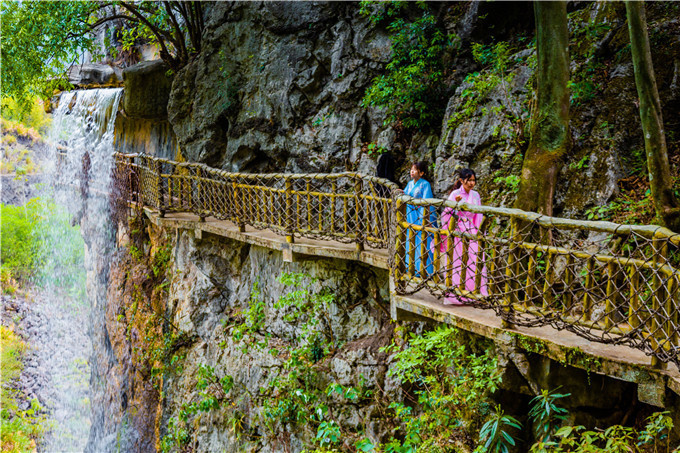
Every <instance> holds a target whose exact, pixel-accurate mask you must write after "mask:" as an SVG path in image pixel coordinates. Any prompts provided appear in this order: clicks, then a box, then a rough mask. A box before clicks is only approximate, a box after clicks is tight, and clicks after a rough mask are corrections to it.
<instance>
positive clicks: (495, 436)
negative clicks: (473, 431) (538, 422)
mask: <svg viewBox="0 0 680 453" xmlns="http://www.w3.org/2000/svg"><path fill="white" fill-rule="evenodd" d="M508 428H514V429H516V430H519V429H522V425H521V424H520V422H518V421H517V420H516V419H515V418H513V417H511V416H509V415H505V414H503V411H502V410H501V408H500V407H496V411H495V412H494V413H493V414H492V416H491V418H489V420H488V421H487V422H486V423H484V426H482V429H481V430H480V431H479V441H480V442H481V443H483V444H484V446H483V450H482V451H484V452H493V453H508V452H509V451H510V448H511V447H514V446H515V443H516V442H515V438H514V437H513V436H512V434H510V433H509V432H508V431H507V429H508ZM481 443H480V447H481ZM477 450H480V448H479V447H478V448H477Z"/></svg>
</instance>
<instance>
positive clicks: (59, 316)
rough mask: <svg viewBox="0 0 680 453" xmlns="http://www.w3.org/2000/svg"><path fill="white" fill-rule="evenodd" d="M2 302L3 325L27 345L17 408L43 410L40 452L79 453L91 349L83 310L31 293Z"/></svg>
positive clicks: (86, 412) (84, 434) (84, 428)
mask: <svg viewBox="0 0 680 453" xmlns="http://www.w3.org/2000/svg"><path fill="white" fill-rule="evenodd" d="M1 297H2V324H3V325H5V326H7V327H10V328H11V329H12V330H14V332H16V333H17V334H18V335H19V336H20V337H21V338H22V339H23V340H24V341H25V342H26V343H27V345H28V348H27V350H26V352H25V355H24V357H23V364H24V369H23V371H22V373H21V376H20V377H19V380H18V381H17V382H15V383H14V384H13V385H14V388H16V389H17V390H19V395H20V400H19V401H20V402H19V409H22V410H26V409H29V408H30V407H31V401H32V400H37V401H38V403H40V405H41V406H42V407H43V408H44V409H45V410H46V416H47V420H48V422H47V424H46V425H47V427H48V433H47V435H46V437H45V439H44V440H43V442H42V443H41V444H40V445H39V450H40V451H44V452H57V451H82V449H83V448H84V445H85V441H86V440H87V436H88V432H89V428H90V423H89V412H90V403H89V388H88V381H89V365H88V360H89V357H90V355H91V352H92V346H91V343H90V340H89V338H88V336H87V334H88V332H87V329H86V328H85V326H87V325H88V312H87V309H86V307H85V306H83V305H82V303H81V304H77V303H75V302H68V301H67V299H66V298H59V297H54V296H52V297H48V296H46V295H44V294H31V295H30V296H29V297H27V298H25V297H10V296H1Z"/></svg>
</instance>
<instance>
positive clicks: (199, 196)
mask: <svg viewBox="0 0 680 453" xmlns="http://www.w3.org/2000/svg"><path fill="white" fill-rule="evenodd" d="M194 168H195V169H196V176H195V178H196V201H195V209H196V211H197V212H198V221H199V222H205V206H204V203H203V198H204V196H205V194H204V193H203V169H202V168H199V167H194Z"/></svg>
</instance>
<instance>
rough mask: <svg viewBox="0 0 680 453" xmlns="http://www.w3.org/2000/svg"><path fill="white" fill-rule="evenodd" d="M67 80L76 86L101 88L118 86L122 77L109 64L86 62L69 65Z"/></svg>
mask: <svg viewBox="0 0 680 453" xmlns="http://www.w3.org/2000/svg"><path fill="white" fill-rule="evenodd" d="M68 81H69V82H70V83H71V84H73V85H74V86H75V87H76V88H102V87H114V86H119V85H120V84H121V82H122V79H120V78H119V77H117V76H116V72H115V71H114V69H113V68H112V67H111V66H109V65H105V64H94V63H87V64H82V65H74V66H71V67H70V68H69V69H68Z"/></svg>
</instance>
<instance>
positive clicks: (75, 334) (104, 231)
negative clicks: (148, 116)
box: [36, 88, 122, 452]
mask: <svg viewBox="0 0 680 453" xmlns="http://www.w3.org/2000/svg"><path fill="white" fill-rule="evenodd" d="M121 93H122V89H120V88H110V89H94V90H82V91H72V92H65V93H62V94H61V96H60V100H59V105H58V107H57V109H56V110H55V111H54V115H53V122H52V129H51V132H50V135H49V143H50V153H49V159H48V162H46V163H45V173H46V176H47V178H46V181H47V183H46V184H45V185H44V187H43V193H42V195H41V198H42V199H43V203H44V205H45V206H51V207H50V209H49V210H46V211H45V212H44V213H43V216H44V217H45V218H46V219H48V221H47V223H48V224H49V225H50V226H51V227H50V228H47V229H46V230H45V231H44V233H43V234H44V235H45V236H47V237H46V238H44V240H45V242H46V243H48V244H53V246H52V247H51V249H52V250H51V255H50V256H49V258H48V260H47V262H46V263H45V266H44V267H45V270H46V273H48V274H49V275H46V276H45V282H46V283H45V288H44V291H42V292H41V294H40V297H39V298H40V299H42V300H38V301H36V302H37V303H36V309H37V310H39V311H40V312H42V314H43V315H44V318H45V319H47V320H48V335H47V336H46V337H45V338H43V339H38V343H39V344H37V345H36V347H37V349H38V354H39V356H40V357H41V360H42V361H43V363H45V367H46V368H47V369H48V375H49V382H48V383H47V387H48V389H49V392H47V393H48V396H47V398H46V399H47V403H46V405H47V407H48V409H49V418H50V423H49V426H50V433H49V434H48V436H47V438H46V439H45V442H44V444H43V445H42V448H41V449H44V450H45V451H48V452H52V451H83V450H85V449H86V448H87V445H88V441H89V443H90V444H92V439H93V438H101V437H102V435H101V434H93V433H95V432H96V431H98V430H100V428H99V426H98V425H101V424H103V420H102V419H103V415H102V414H103V413H104V409H103V408H102V407H98V404H100V403H101V402H100V401H98V398H97V394H96V391H97V388H98V386H99V385H101V383H100V382H99V381H100V379H99V376H100V375H101V374H100V373H99V367H100V366H102V363H101V359H100V358H98V357H96V356H95V355H94V352H93V343H96V342H98V341H102V338H101V336H102V335H103V333H102V331H101V329H102V324H103V315H102V311H103V310H105V307H106V282H107V279H108V271H109V259H108V257H110V255H111V252H112V250H113V248H114V246H115V242H114V230H113V227H112V225H111V222H110V212H109V200H108V196H107V195H106V194H107V192H108V189H109V181H110V177H111V166H112V162H113V152H114V148H113V144H114V143H113V142H114V124H115V117H116V112H117V111H118V105H119V102H120V98H121ZM52 202H53V203H52ZM66 213H68V214H66ZM65 215H68V216H69V217H70V218H71V223H72V224H73V225H75V226H77V225H80V232H81V234H82V239H81V238H80V237H78V235H75V238H74V235H73V231H71V232H70V233H71V234H70V235H69V234H65V231H64V228H63V222H62V224H61V225H62V226H61V227H60V226H59V225H60V224H59V222H52V221H50V220H52V219H54V218H56V217H58V216H65ZM83 240H84V245H83ZM74 247H75V248H78V247H80V248H81V249H82V248H83V247H84V248H85V250H84V269H83V261H82V260H80V261H75V260H70V259H69V257H67V256H60V254H66V253H73V251H74V250H73V249H74ZM81 253H82V251H81ZM79 274H86V275H87V277H86V280H85V278H82V279H78V278H75V276H78V275H79ZM85 281H86V282H87V283H86V284H85ZM65 283H66V284H65ZM83 286H86V287H83ZM105 360H109V358H106V359H105ZM104 366H105V365H104ZM94 448H95V450H96V451H102V449H100V448H97V447H96V446H95V447H94Z"/></svg>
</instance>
